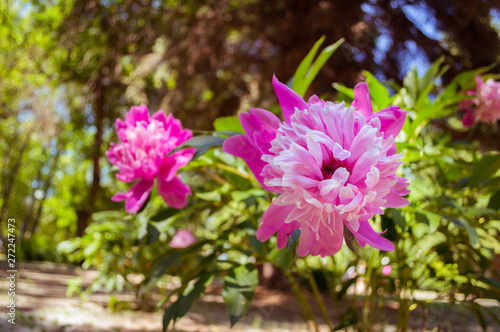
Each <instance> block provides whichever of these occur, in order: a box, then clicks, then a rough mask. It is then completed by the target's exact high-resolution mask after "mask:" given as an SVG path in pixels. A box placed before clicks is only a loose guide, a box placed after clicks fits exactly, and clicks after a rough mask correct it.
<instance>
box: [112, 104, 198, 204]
mask: <svg viewBox="0 0 500 332" xmlns="http://www.w3.org/2000/svg"><path fill="white" fill-rule="evenodd" d="M116 133H117V135H118V138H119V139H120V141H121V142H120V143H117V144H116V143H111V148H110V149H109V150H108V151H107V152H106V156H107V157H108V159H109V161H110V162H111V163H112V164H114V165H116V166H118V167H119V168H120V172H119V173H117V174H116V177H117V178H118V179H119V180H121V181H124V182H131V181H134V180H137V179H138V181H137V182H136V183H135V184H134V185H133V186H132V188H131V189H130V190H129V191H127V192H126V193H118V194H116V195H115V196H113V198H112V200H113V201H115V202H119V201H122V200H126V202H125V210H126V211H127V212H129V213H137V211H139V209H140V208H141V206H142V205H143V204H144V202H146V199H147V198H148V196H149V194H150V192H151V190H152V189H153V184H154V180H155V178H156V180H157V181H158V193H159V194H160V195H161V197H163V200H164V201H165V202H166V203H167V204H168V205H169V206H171V207H173V208H176V209H180V208H183V207H184V206H186V195H191V190H190V189H189V187H188V186H187V185H186V184H184V183H183V182H182V181H181V180H180V176H179V175H177V171H178V170H179V168H181V167H183V166H185V165H186V164H187V163H188V162H189V161H190V160H191V158H192V156H193V152H194V151H193V150H194V149H184V150H180V151H177V152H175V153H173V154H171V155H168V154H169V153H170V152H171V151H172V150H173V149H174V148H175V147H177V146H179V145H180V144H181V143H183V142H184V141H186V140H188V139H190V138H191V137H192V136H193V135H192V133H191V131H190V130H189V129H182V125H181V122H180V121H179V120H177V119H175V118H174V117H173V116H172V114H169V115H168V117H166V116H165V113H163V111H161V110H160V111H158V112H156V113H155V114H153V116H151V117H150V116H149V113H148V108H147V107H146V106H145V105H141V106H132V108H130V111H129V112H128V113H127V114H126V115H125V121H123V120H122V119H117V120H116Z"/></svg>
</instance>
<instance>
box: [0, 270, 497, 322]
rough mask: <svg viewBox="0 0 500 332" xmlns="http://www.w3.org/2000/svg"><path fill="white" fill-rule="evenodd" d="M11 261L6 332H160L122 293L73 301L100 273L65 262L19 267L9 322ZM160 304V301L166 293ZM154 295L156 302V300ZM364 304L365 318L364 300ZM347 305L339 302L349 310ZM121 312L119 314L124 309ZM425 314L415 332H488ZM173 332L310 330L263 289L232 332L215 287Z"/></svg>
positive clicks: (295, 309) (455, 318) (1, 293)
mask: <svg viewBox="0 0 500 332" xmlns="http://www.w3.org/2000/svg"><path fill="white" fill-rule="evenodd" d="M6 270H7V267H6V263H5V262H0V308H1V311H2V312H1V313H0V331H1V332H10V331H50V332H53V331H75V332H76V331H79V332H94V331H95V332H101V331H127V332H132V331H138V332H139V331H161V328H162V313H161V312H144V311H138V310H130V308H136V307H137V301H136V299H135V296H134V294H133V293H131V292H123V293H121V294H118V295H115V296H114V301H113V302H114V304H113V308H115V310H112V309H113V308H110V307H109V300H110V294H106V293H96V294H92V295H90V296H89V298H88V299H86V300H82V299H81V298H80V296H78V295H77V294H73V295H72V296H71V297H68V296H67V284H68V282H69V281H71V280H72V279H73V278H75V277H81V278H82V279H81V281H82V286H83V288H85V287H88V285H90V283H91V282H92V280H93V278H95V277H96V276H97V272H95V271H82V270H81V269H79V268H77V267H74V266H68V265H63V264H48V263H24V264H22V265H21V266H20V267H19V268H18V274H17V280H16V291H15V293H16V321H15V322H16V324H15V325H12V324H10V323H9V322H8V319H9V317H8V316H7V315H6V313H7V310H8V309H7V307H6V305H7V303H8V301H9V297H8V291H7V289H8V282H7V276H8V274H7V272H6ZM304 293H305V295H306V298H307V299H308V300H309V302H310V303H314V297H313V295H312V294H311V293H310V292H309V291H308V290H304ZM157 297H158V298H161V297H160V296H159V295H158V296H157ZM154 299H155V297H154V296H153V300H154ZM324 299H325V302H326V306H327V308H328V315H329V317H330V319H331V320H332V322H333V325H336V323H335V322H337V323H338V320H337V314H336V313H337V312H338V309H337V307H335V306H334V305H333V303H332V302H331V301H330V300H329V297H328V296H327V294H324ZM351 300H354V301H357V303H358V305H357V311H358V315H360V314H361V310H362V308H361V305H362V301H361V300H360V299H359V300H356V298H355V297H351ZM482 304H484V305H486V306H489V309H490V311H491V312H492V313H493V315H496V316H497V317H500V308H499V306H498V303H497V302H487V301H486V302H484V303H482ZM397 306H398V304H397V302H396V301H391V300H390V299H386V300H385V301H384V306H383V308H380V309H378V310H376V311H375V315H376V316H377V317H376V319H375V320H376V321H377V322H382V325H381V324H380V323H377V324H376V325H373V326H370V327H368V328H367V330H368V331H396V328H395V324H396V320H397V315H396V312H397ZM347 307H348V303H340V308H341V310H345V309H346V308H347ZM117 309H120V310H117ZM313 311H314V312H315V315H316V317H317V321H318V323H320V324H319V330H320V331H329V329H328V328H327V326H326V325H325V324H324V323H323V320H322V319H321V312H320V310H319V308H317V307H316V306H314V305H313ZM422 321H423V313H422V311H421V310H420V308H417V309H415V310H413V311H411V313H410V319H409V322H410V324H409V325H410V326H409V331H455V332H475V331H478V332H479V331H483V329H482V328H481V325H480V324H479V323H478V320H477V319H476V317H475V316H474V314H472V312H471V311H470V310H469V309H468V308H466V307H465V306H463V305H454V306H450V305H448V304H446V303H441V304H440V303H437V304H433V305H431V306H430V307H429V310H428V311H427V313H426V320H425V321H426V323H425V326H422V325H423V324H422ZM485 321H486V323H487V325H488V328H487V331H500V325H498V324H496V322H495V321H494V319H493V318H492V317H490V316H488V315H486V316H485ZM171 331H178V332H180V331H183V332H184V331H186V332H187V331H193V332H194V331H200V332H208V331H234V332H236V331H245V332H248V331H280V332H281V331H284V332H286V331H294V332H295V331H308V325H306V324H305V323H304V320H303V319H302V315H301V310H300V307H299V306H298V305H297V302H296V301H295V299H294V297H293V295H292V294H291V293H290V292H289V291H288V290H287V289H283V288H281V289H268V288H264V287H258V288H257V291H256V293H255V296H254V299H253V301H252V303H251V306H250V307H249V309H248V312H247V314H246V315H245V317H244V318H243V319H242V320H241V321H240V322H238V323H237V324H236V325H235V326H234V327H233V328H232V329H230V326H229V319H228V317H227V312H226V306H225V304H224V301H223V300H222V296H221V283H220V282H216V283H215V284H214V286H212V287H211V288H210V291H209V292H208V294H207V295H205V296H204V297H202V298H201V299H200V300H199V301H198V302H196V303H195V304H194V306H193V307H192V310H191V311H190V312H189V313H188V314H187V315H186V316H185V317H183V318H182V319H180V320H179V321H178V322H177V323H176V325H175V326H174V328H173V329H171Z"/></svg>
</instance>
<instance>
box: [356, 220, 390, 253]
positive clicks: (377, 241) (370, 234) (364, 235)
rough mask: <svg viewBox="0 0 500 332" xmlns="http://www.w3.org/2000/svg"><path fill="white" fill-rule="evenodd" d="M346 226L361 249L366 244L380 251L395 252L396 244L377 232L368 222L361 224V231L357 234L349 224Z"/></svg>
mask: <svg viewBox="0 0 500 332" xmlns="http://www.w3.org/2000/svg"><path fill="white" fill-rule="evenodd" d="M346 226H347V228H349V230H350V231H351V232H352V233H353V234H354V236H355V237H356V240H357V241H358V243H359V245H360V246H361V247H364V246H365V244H369V245H370V246H372V247H373V248H377V249H380V250H384V251H394V243H392V242H391V241H389V240H387V239H386V238H383V237H382V236H380V234H379V233H377V232H375V231H374V230H373V228H372V226H371V225H370V223H369V222H368V221H367V220H364V221H360V222H359V229H358V231H357V232H355V231H354V230H353V229H352V228H351V227H350V226H349V224H347V223H346Z"/></svg>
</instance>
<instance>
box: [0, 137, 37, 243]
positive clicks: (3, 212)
mask: <svg viewBox="0 0 500 332" xmlns="http://www.w3.org/2000/svg"><path fill="white" fill-rule="evenodd" d="M29 140H30V135H28V136H26V139H25V140H24V142H23V144H22V145H21V149H19V153H18V155H17V159H16V161H15V162H14V166H13V167H12V170H11V172H10V174H9V175H8V177H7V183H6V185H5V190H4V192H3V204H2V208H1V209H0V229H1V230H2V231H0V234H4V232H3V230H4V228H3V227H4V225H3V222H4V220H6V217H7V212H8V210H9V201H10V197H11V191H12V187H13V185H14V181H15V179H16V176H17V173H18V172H19V169H20V168H21V161H22V159H23V156H24V151H25V150H26V148H27V147H28V145H29ZM1 237H2V241H3V240H4V238H3V235H2V236H1Z"/></svg>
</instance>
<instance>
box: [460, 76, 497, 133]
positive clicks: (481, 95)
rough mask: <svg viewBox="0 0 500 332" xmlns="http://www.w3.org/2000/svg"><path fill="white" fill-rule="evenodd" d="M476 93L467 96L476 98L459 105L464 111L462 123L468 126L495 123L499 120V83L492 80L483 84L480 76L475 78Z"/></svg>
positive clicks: (472, 92) (470, 92)
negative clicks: (475, 123) (479, 123)
mask: <svg viewBox="0 0 500 332" xmlns="http://www.w3.org/2000/svg"><path fill="white" fill-rule="evenodd" d="M476 83H477V87H476V91H475V93H474V91H469V92H468V93H467V94H469V95H474V94H475V95H476V98H474V99H471V100H466V101H464V102H461V103H460V108H462V109H463V110H465V111H466V113H465V115H464V117H463V118H462V122H463V124H464V125H465V126H470V125H472V124H473V123H474V122H484V123H496V122H497V120H500V82H496V81H494V80H492V79H489V80H487V81H486V82H484V83H483V80H482V79H481V76H476Z"/></svg>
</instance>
